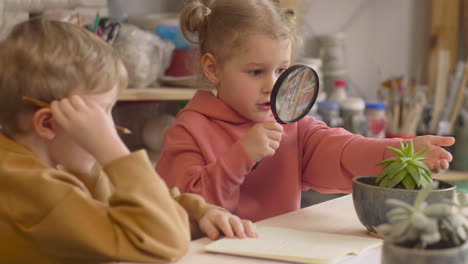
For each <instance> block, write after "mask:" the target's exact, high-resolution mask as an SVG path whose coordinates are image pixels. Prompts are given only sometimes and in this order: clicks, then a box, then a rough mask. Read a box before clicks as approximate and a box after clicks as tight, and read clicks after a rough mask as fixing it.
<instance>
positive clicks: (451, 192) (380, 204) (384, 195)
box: [353, 176, 456, 263]
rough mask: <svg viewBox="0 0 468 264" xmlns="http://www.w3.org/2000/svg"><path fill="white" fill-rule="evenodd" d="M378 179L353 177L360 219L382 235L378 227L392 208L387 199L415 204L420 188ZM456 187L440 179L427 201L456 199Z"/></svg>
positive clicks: (369, 229) (385, 220) (374, 232)
mask: <svg viewBox="0 0 468 264" xmlns="http://www.w3.org/2000/svg"><path fill="white" fill-rule="evenodd" d="M376 179H377V176H360V177H356V178H354V179H353V203H354V209H355V210H356V214H357V216H358V218H359V221H361V223H362V224H363V225H364V226H365V227H366V228H367V231H369V233H370V234H371V235H373V236H376V237H382V236H381V235H380V234H378V232H377V231H376V227H377V226H379V225H381V224H384V223H386V222H387V216H386V214H387V212H388V211H389V210H391V209H392V207H390V206H388V205H387V204H386V203H385V200H387V199H398V200H401V201H404V202H407V203H409V204H413V203H414V200H415V199H416V195H417V194H418V192H419V191H420V190H406V189H397V188H387V187H380V186H377V185H376V184H375V181H376ZM455 189H456V186H455V185H454V184H451V183H448V182H445V181H439V185H438V189H434V190H432V191H431V192H430V193H429V195H428V197H427V199H426V202H428V203H435V202H441V201H443V200H444V199H449V200H454V198H455ZM408 263H409V262H408Z"/></svg>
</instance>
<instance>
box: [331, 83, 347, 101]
mask: <svg viewBox="0 0 468 264" xmlns="http://www.w3.org/2000/svg"><path fill="white" fill-rule="evenodd" d="M347 98H348V96H347V94H346V81H345V80H344V79H338V80H336V81H335V85H334V89H333V91H332V92H331V94H330V98H328V100H329V101H335V102H338V103H340V104H341V103H342V102H343V101H344V100H346V99H347Z"/></svg>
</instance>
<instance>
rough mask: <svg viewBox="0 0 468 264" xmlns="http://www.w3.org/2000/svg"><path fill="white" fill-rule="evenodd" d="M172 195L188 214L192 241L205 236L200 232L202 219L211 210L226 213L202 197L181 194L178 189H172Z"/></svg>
mask: <svg viewBox="0 0 468 264" xmlns="http://www.w3.org/2000/svg"><path fill="white" fill-rule="evenodd" d="M171 195H172V197H174V199H175V200H176V201H177V202H178V203H179V204H180V205H181V206H182V207H183V208H184V209H185V211H186V212H187V213H188V216H189V221H190V232H191V234H192V239H196V238H199V237H201V236H203V235H204V234H203V232H202V231H201V230H200V225H199V222H200V219H201V218H202V217H203V216H204V215H205V213H206V212H208V211H209V210H211V209H219V210H222V211H226V210H225V209H224V208H221V207H218V206H215V205H211V204H208V203H207V202H205V199H203V197H202V196H200V195H197V194H193V193H183V194H181V193H180V191H179V189H178V188H177V187H174V188H172V189H171Z"/></svg>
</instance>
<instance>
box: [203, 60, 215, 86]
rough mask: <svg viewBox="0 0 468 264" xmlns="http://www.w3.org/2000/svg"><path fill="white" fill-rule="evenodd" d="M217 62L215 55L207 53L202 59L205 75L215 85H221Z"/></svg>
mask: <svg viewBox="0 0 468 264" xmlns="http://www.w3.org/2000/svg"><path fill="white" fill-rule="evenodd" d="M217 66H218V65H217V61H216V58H215V57H214V55H213V54H211V53H205V54H203V56H202V57H201V67H202V71H203V73H204V75H205V76H206V78H207V79H208V81H210V82H211V83H212V84H213V85H217V84H218V83H219V77H218V73H217Z"/></svg>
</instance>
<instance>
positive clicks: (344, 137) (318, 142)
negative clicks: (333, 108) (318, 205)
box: [298, 117, 399, 193]
mask: <svg viewBox="0 0 468 264" xmlns="http://www.w3.org/2000/svg"><path fill="white" fill-rule="evenodd" d="M298 133H299V151H300V152H301V153H302V155H301V157H302V161H301V162H300V164H301V165H302V168H301V169H302V184H303V188H304V189H308V188H312V189H315V190H317V191H319V192H322V193H337V192H344V193H350V192H351V191H352V178H353V177H357V176H364V175H377V174H379V173H380V172H381V170H382V168H383V167H382V166H376V164H377V163H378V162H380V161H382V160H383V159H386V158H388V157H391V156H392V153H391V151H389V150H388V149H386V146H393V147H397V146H398V145H399V139H375V138H366V137H363V136H360V135H354V134H352V133H350V132H348V131H346V130H344V129H342V128H330V127H327V126H326V125H325V123H323V122H321V121H317V120H315V119H313V118H311V117H308V118H304V119H303V120H301V121H300V122H299V124H298Z"/></svg>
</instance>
